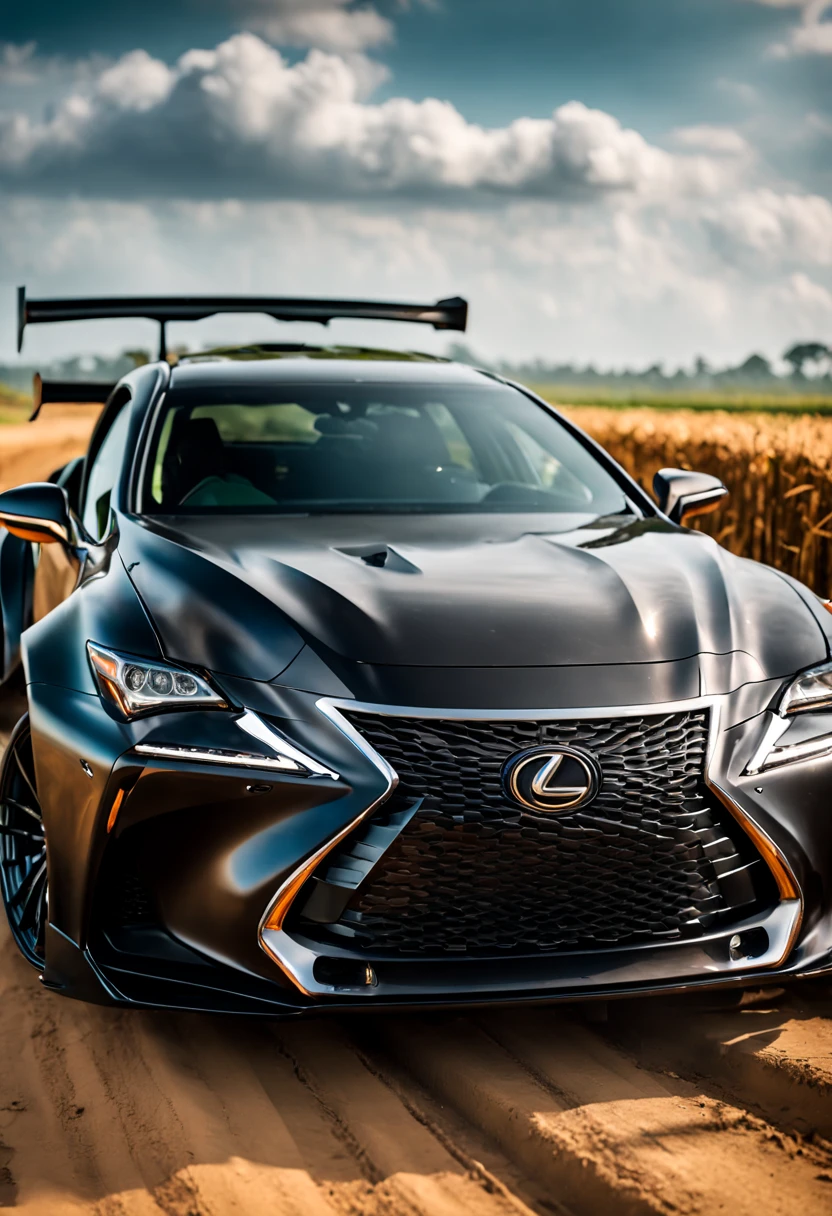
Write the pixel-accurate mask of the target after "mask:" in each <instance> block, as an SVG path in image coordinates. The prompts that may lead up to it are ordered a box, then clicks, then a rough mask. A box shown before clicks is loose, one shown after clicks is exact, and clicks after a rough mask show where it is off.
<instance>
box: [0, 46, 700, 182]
mask: <svg viewBox="0 0 832 1216" xmlns="http://www.w3.org/2000/svg"><path fill="white" fill-rule="evenodd" d="M376 79H377V78H376ZM373 83H374V79H373V74H372V72H370V71H369V69H368V66H367V61H366V60H363V59H360V60H358V61H355V60H347V59H345V58H342V57H339V56H336V55H332V54H327V53H324V52H322V51H319V50H313V51H310V52H309V54H308V55H307V56H306V58H305V59H303V60H301V61H300V62H298V63H295V64H289V63H288V62H287V61H286V60H285V59H284V58H283V57H282V56H281V55H280V53H279V52H278V51H277V50H275V49H274V48H273V47H271V46H269V45H267V44H266V43H265V42H263V41H262V40H261V39H259V38H258V37H256V36H255V35H253V34H238V35H236V36H235V37H233V38H230V39H229V40H228V41H226V42H224V43H222V44H221V45H220V46H218V47H216V49H214V50H204V51H203V50H193V51H188V52H187V53H186V54H184V55H183V56H182V57H181V58H180V59H179V61H178V62H177V63H176V64H175V65H174V66H173V67H168V66H167V65H166V64H164V63H162V62H161V61H160V60H157V59H153V58H152V57H151V56H150V55H148V54H147V52H145V51H142V50H137V51H132V52H130V53H129V54H128V55H125V56H123V57H122V58H121V59H120V60H118V62H117V63H115V64H113V65H112V66H109V67H107V68H106V69H105V70H104V71H102V72H101V73H100V74H99V75H98V76H97V78H96V79H95V80H94V82H93V83H92V85H91V86H90V87H88V88H86V89H84V88H81V89H77V90H75V91H73V92H71V93H70V94H69V96H67V97H66V98H65V100H64V101H63V102H62V103H61V104H59V105H58V106H56V107H55V108H54V110H53V112H52V113H51V114H50V115H49V116H48V117H46V118H45V119H43V120H41V121H36V120H33V119H32V118H30V117H29V116H28V115H26V114H24V113H12V114H7V115H6V116H5V117H2V116H0V181H3V180H5V184H6V185H7V186H12V185H14V186H17V187H18V188H22V187H24V186H30V187H32V188H35V189H37V188H39V189H41V190H43V191H49V190H50V189H60V190H61V191H63V192H65V191H67V190H76V191H79V192H81V193H91V194H98V195H111V196H119V195H125V194H129V195H131V196H135V194H136V192H140V193H142V194H144V195H153V194H167V195H172V196H177V195H179V196H185V197H200V196H208V197H211V196H213V197H217V196H228V195H242V196H246V195H255V196H262V197H274V198H279V197H293V196H295V197H338V196H359V197H360V196H378V195H401V196H410V197H414V196H424V195H426V194H431V193H434V194H442V195H445V196H458V197H461V196H464V195H471V194H473V193H480V194H491V195H511V194H522V195H532V196H541V197H550V198H558V197H572V198H577V199H580V198H583V199H587V198H595V197H599V196H602V195H604V194H607V193H612V192H624V193H632V194H635V195H641V196H650V197H654V196H658V195H669V194H678V193H687V192H694V193H697V192H698V193H704V194H708V193H713V192H714V191H716V190H717V189H718V188H719V185H720V181H721V177H720V174H721V172H722V171H721V170H720V167H719V165H718V164H717V163H716V162H715V161H713V160H711V159H708V158H706V157H703V156H699V157H696V156H672V155H670V154H669V153H667V152H665V151H663V150H662V149H660V148H657V147H655V146H653V145H651V144H649V143H648V142H647V141H646V140H645V139H644V137H643V136H642V135H640V134H639V133H638V132H637V131H634V130H630V129H627V128H624V127H622V126H621V124H620V123H619V122H618V120H617V119H616V118H614V117H613V116H612V115H610V114H606V113H604V112H603V111H600V110H591V109H588V108H587V107H586V106H585V105H583V104H581V103H580V102H570V103H568V104H566V105H562V106H560V107H559V108H558V109H557V110H555V111H554V113H553V114H552V116H551V118H548V119H536V118H535V119H532V118H518V119H516V120H515V121H514V122H512V123H510V124H509V125H507V126H505V127H496V128H485V127H482V126H478V125H476V124H474V123H470V122H468V121H467V120H466V119H465V118H464V117H463V116H462V115H461V114H460V113H459V111H458V110H456V109H455V107H454V106H453V105H451V104H450V103H449V102H445V101H439V100H437V99H435V98H428V99H426V100H423V101H419V102H415V101H411V100H409V99H407V98H403V97H396V98H390V99H389V100H387V101H383V102H381V103H376V104H374V103H371V102H369V101H367V100H365V94H366V90H367V87H368V85H372V84H373Z"/></svg>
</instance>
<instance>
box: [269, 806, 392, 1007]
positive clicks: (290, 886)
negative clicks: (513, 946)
mask: <svg viewBox="0 0 832 1216" xmlns="http://www.w3.org/2000/svg"><path fill="white" fill-rule="evenodd" d="M373 810H375V805H373V806H372V807H370V808H369V809H368V810H367V811H364V812H363V813H362V814H361V815H359V816H358V818H357V819H353V821H352V823H348V824H347V826H346V827H345V828H342V829H341V831H340V832H338V833H337V834H336V835H335V836H333V837H332V839H331V840H330V841H328V842H327V843H326V844H325V845H323V846H322V847H321V848H320V849H318V850H317V852H315V853H313V854H312V855H311V856H310V857H308V858H307V859H306V861H305V862H304V863H303V865H302V866H301V867H300V869H299V870H296V871H295V873H294V874H293V875H292V877H291V878H290V879H289V881H288V882H287V884H286V886H285V887H284V888H283V889H282V891H281V892H280V894H279V895H278V897H277V899H276V900H275V902H274V904H273V906H272V907H271V908H270V910H269V915H268V916H267V917H266V919H265V921H264V922H263V928H264V929H274V930H275V932H277V933H279V932H280V930H281V929H282V928H283V922H284V920H285V919H286V915H287V913H288V911H289V909H290V908H291V906H292V902H293V900H294V898H295V896H296V895H297V893H298V891H300V889H301V887H302V886H303V884H304V883H305V882H306V880H307V878H308V877H309V875H310V874H311V873H312V871H313V870H314V869H315V868H316V866H317V865H318V863H319V862H321V861H323V859H324V858H325V857H326V855H327V853H331V852H332V850H333V849H334V848H335V847H336V845H338V844H340V843H341V841H342V840H343V839H344V837H345V836H348V835H349V834H350V832H352V831H353V830H354V829H355V828H356V827H357V826H358V824H359V823H360V822H361V820H362V819H364V818H365V817H366V816H367V815H368V814H369V813H370V811H373ZM288 974H289V973H288V972H287V975H288ZM292 980H293V981H294V983H297V980H296V979H295V978H294V976H292Z"/></svg>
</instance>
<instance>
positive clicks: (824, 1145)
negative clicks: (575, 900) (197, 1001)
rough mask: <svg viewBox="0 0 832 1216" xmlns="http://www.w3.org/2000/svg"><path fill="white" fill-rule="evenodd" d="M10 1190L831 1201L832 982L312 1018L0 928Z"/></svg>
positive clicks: (668, 1206) (327, 1206)
mask: <svg viewBox="0 0 832 1216" xmlns="http://www.w3.org/2000/svg"><path fill="white" fill-rule="evenodd" d="M0 997H2V1000H0V1043H2V1052H0V1141H1V1142H0V1206H2V1205H6V1206H17V1207H18V1208H19V1209H20V1210H21V1211H23V1212H27V1213H32V1214H35V1213H36V1214H37V1216H41V1214H43V1216H51V1214H53V1213H54V1214H56V1216H57V1214H59V1213H67V1214H69V1213H77V1212H83V1213H107V1214H112V1216H117V1214H118V1216H122V1214H123V1216H134V1214H135V1216H150V1214H151V1213H155V1214H157V1216H158V1214H159V1213H165V1214H166V1216H225V1214H226V1213H240V1214H247V1216H248V1214H252V1216H259V1214H261V1213H262V1214H264V1216H265V1214H266V1213H269V1214H270V1216H283V1214H284V1213H285V1214H286V1216H289V1214H291V1216H307V1214H309V1216H318V1214H320V1216H324V1214H325V1213H327V1214H329V1216H337V1214H340V1216H359V1214H362V1216H363V1214H366V1216H398V1214H400V1213H401V1214H406V1216H411V1214H413V1216H415V1214H417V1213H421V1214H424V1216H474V1214H477V1216H479V1214H482V1216H508V1214H510V1213H521V1212H526V1213H528V1212H536V1213H540V1214H541V1216H542V1214H545V1213H558V1212H561V1213H574V1214H575V1216H597V1214H599V1213H604V1214H605V1213H612V1214H615V1216H618V1214H619V1213H621V1214H624V1213H626V1214H627V1216H630V1214H636V1213H667V1214H671V1213H695V1212H696V1213H700V1212H701V1213H730V1214H731V1216H746V1214H748V1216H769V1214H774V1213H778V1214H779V1213H783V1214H786V1213H789V1214H791V1213H794V1214H795V1216H798V1213H800V1214H801V1216H802V1214H804V1213H821V1212H832V1021H830V1020H829V1015H830V1014H831V1013H832V988H830V987H829V986H826V987H824V986H818V985H817V984H815V985H814V986H812V985H806V984H804V985H802V986H801V987H799V988H795V989H794V990H792V991H790V992H788V993H785V994H780V995H778V994H777V993H776V992H775V991H774V990H773V991H772V993H771V994H768V995H766V994H762V995H759V996H758V998H757V1003H755V1004H754V1005H752V1006H751V1007H748V1008H746V1009H742V1010H738V1011H737V1010H735V1011H730V1012H726V1011H721V1012H720V1011H718V1010H714V1009H710V1010H709V1009H703V1008H701V1007H697V1006H696V1005H695V1004H694V1003H692V1002H691V1001H690V1000H686V1001H681V1002H676V1003H672V1004H671V1003H669V1002H666V1001H665V1002H658V1001H640V1002H637V1003H632V1002H621V1003H618V1004H615V1005H610V1006H609V1007H608V1009H606V1008H605V1007H603V1006H600V1007H599V1006H584V1007H572V1008H569V1009H566V1008H562V1009H560V1010H557V1011H555V1010H544V1011H536V1012H513V1013H509V1012H493V1013H488V1014H485V1013H478V1014H476V1015H475V1016H459V1015H430V1016H422V1017H412V1016H411V1017H392V1016H391V1017H385V1018H381V1017H376V1018H370V1017H366V1016H365V1017H357V1018H354V1019H352V1020H345V1019H340V1020H338V1021H331V1020H319V1021H315V1022H308V1023H305V1024H301V1025H298V1024H295V1023H292V1024H288V1023H273V1022H256V1023H255V1022H249V1021H244V1020H232V1019H227V1018H218V1017H207V1016H203V1015H196V1014H174V1013H158V1012H122V1011H117V1010H113V1009H107V1008H99V1007H97V1006H85V1005H81V1004H78V1003H75V1002H72V1001H69V1000H65V999H63V998H61V997H58V996H55V995H53V994H51V993H47V992H45V991H43V990H42V989H41V988H40V987H39V985H38V980H37V976H36V975H35V973H34V972H33V971H32V970H31V969H30V968H29V966H28V964H26V963H25V962H24V961H23V960H22V959H20V958H19V957H18V956H17V954H16V952H15V950H14V947H13V945H12V943H11V941H10V939H9V938H8V934H7V931H6V929H5V926H4V927H3V929H2V937H1V938H0Z"/></svg>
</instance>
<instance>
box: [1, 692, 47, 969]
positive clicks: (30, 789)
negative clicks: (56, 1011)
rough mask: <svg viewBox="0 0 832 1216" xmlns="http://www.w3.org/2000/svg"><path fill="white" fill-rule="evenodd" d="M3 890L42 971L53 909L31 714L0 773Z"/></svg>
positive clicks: (17, 932)
mask: <svg viewBox="0 0 832 1216" xmlns="http://www.w3.org/2000/svg"><path fill="white" fill-rule="evenodd" d="M0 891H1V892H2V895H3V903H4V905H5V908H6V915H7V916H8V918H9V927H10V928H11V931H12V936H13V937H14V940H15V941H16V943H17V945H18V947H19V949H20V951H21V953H22V954H23V955H24V957H25V958H26V959H28V961H29V962H30V963H31V964H32V965H33V966H35V967H38V968H42V967H43V963H44V954H45V935H46V917H47V906H48V894H47V876H46V836H45V834H44V830H43V815H42V813H41V809H40V801H39V800H38V794H37V787H36V785H35V766H34V760H33V757H32V732H31V730H30V729H29V715H28V714H25V715H24V716H23V717H22V718H21V719H20V721H19V722H18V724H17V726H16V727H15V728H14V730H13V731H12V734H11V738H10V739H9V744H8V747H7V748H6V754H5V756H4V757H3V768H2V771H0Z"/></svg>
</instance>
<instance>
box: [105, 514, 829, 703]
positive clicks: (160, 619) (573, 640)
mask: <svg viewBox="0 0 832 1216" xmlns="http://www.w3.org/2000/svg"><path fill="white" fill-rule="evenodd" d="M541 524H543V526H541ZM552 524H553V525H554V526H550V527H547V526H546V525H552ZM558 528H560V530H557V529H558ZM129 533H130V534H129V535H128V536H123V538H122V549H123V552H122V557H123V558H124V560H125V564H127V565H129V566H130V573H131V578H132V579H133V580H134V583H135V585H136V587H137V589H138V591H139V593H140V595H141V596H142V599H143V600H144V603H145V605H146V606H147V608H148V610H149V612H150V615H151V617H152V619H153V621H154V624H155V625H156V628H157V630H158V632H159V635H160V639H161V641H162V644H163V648H164V650H165V652H166V653H167V654H169V655H170V656H171V657H175V658H178V659H180V660H182V661H185V662H191V663H194V662H197V663H199V664H201V665H204V666H207V667H213V668H214V669H215V670H219V671H226V672H228V673H229V674H233V675H240V676H244V677H247V678H254V679H261V680H262V679H272V678H274V677H275V676H276V675H277V674H278V673H279V672H280V671H281V670H283V668H284V667H285V666H286V665H287V664H288V663H289V662H291V660H292V659H293V658H294V657H295V655H296V654H297V653H298V652H299V650H300V649H301V648H302V646H303V645H304V643H307V644H309V645H310V646H311V647H313V648H316V649H318V650H319V651H322V652H331V653H332V654H335V655H338V656H341V657H343V658H346V659H350V660H354V661H357V662H360V663H365V664H380V665H401V666H430V667H497V668H499V667H536V666H543V667H556V666H572V665H596V664H598V665H600V664H629V663H656V662H662V661H664V662H666V661H669V660H677V659H683V658H687V657H690V656H692V655H697V654H701V653H705V652H709V653H713V654H727V653H729V652H732V651H745V652H747V653H748V654H750V655H752V656H753V657H754V658H755V659H756V660H757V662H758V663H759V666H760V675H761V677H762V675H763V674H764V673H765V674H767V675H779V674H781V673H788V672H792V671H795V670H797V669H798V668H800V667H801V666H806V665H808V664H810V663H812V662H817V661H819V659H821V658H823V657H824V656H825V654H826V644H825V640H824V637H823V634H822V632H821V630H820V627H819V625H818V622H817V621H816V619H815V617H814V616H813V614H812V613H811V612H810V611H809V609H808V607H807V605H806V603H804V602H803V600H802V598H801V595H800V594H799V593H798V591H797V590H796V587H795V586H794V585H793V584H792V583H791V582H790V581H789V580H787V579H785V578H784V577H782V576H780V575H779V574H777V573H776V572H775V571H772V570H770V569H768V568H767V567H764V566H760V565H758V564H756V563H753V562H749V561H745V560H743V559H740V558H736V557H734V556H732V555H731V554H729V553H727V552H726V551H725V550H724V549H722V548H720V547H719V546H718V545H717V544H715V543H714V542H713V541H712V540H710V539H709V538H707V537H705V536H703V535H701V534H699V533H695V532H690V531H687V530H685V529H680V528H677V527H675V526H673V525H671V524H668V523H666V522H665V521H662V520H657V519H652V520H641V519H633V518H632V517H626V516H621V517H617V518H615V519H607V520H600V521H595V522H594V523H593V522H589V521H586V520H583V521H582V520H581V519H579V518H574V519H572V520H570V519H568V518H564V517H559V518H558V519H557V520H552V519H551V517H546V518H545V519H544V520H543V521H541V517H539V516H533V517H530V516H499V517H493V518H491V517H489V518H484V517H482V516H477V517H472V516H458V517H448V516H445V517H437V516H425V517H414V516H408V517H395V516H393V517H384V518H378V517H355V516H345V517H340V518H339V517H332V516H330V517H326V518H323V517H317V518H315V517H310V518H298V519H285V518H281V519H268V518H259V519H253V518H245V519H242V518H241V519H210V518H204V517H203V518H201V519H188V520H187V521H186V520H182V519H180V520H176V521H173V520H167V521H155V522H154V524H153V525H152V526H151V525H149V524H147V523H145V525H143V526H139V527H134V528H132V529H130V530H129Z"/></svg>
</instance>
